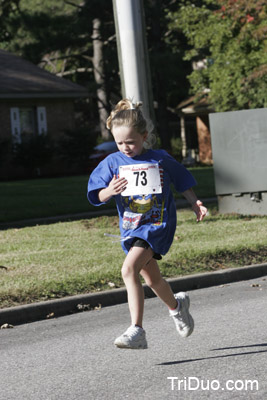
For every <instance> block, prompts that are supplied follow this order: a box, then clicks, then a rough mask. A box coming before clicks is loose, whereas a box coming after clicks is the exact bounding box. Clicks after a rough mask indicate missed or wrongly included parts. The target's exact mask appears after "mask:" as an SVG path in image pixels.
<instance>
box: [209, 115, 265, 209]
mask: <svg viewBox="0 0 267 400" xmlns="http://www.w3.org/2000/svg"><path fill="white" fill-rule="evenodd" d="M209 120H210V130H211V144H212V155H213V161H214V175H215V187H216V194H217V196H218V203H219V211H220V212H222V213H238V214H260V215H267V109H266V108H261V109H256V110H244V111H230V112H223V113H214V114H210V115H209Z"/></svg>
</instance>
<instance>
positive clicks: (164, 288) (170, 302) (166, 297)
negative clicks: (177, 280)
mask: <svg viewBox="0 0 267 400" xmlns="http://www.w3.org/2000/svg"><path fill="white" fill-rule="evenodd" d="M140 274H141V275H142V277H143V278H144V280H145V282H146V284H147V285H148V286H149V287H150V288H151V289H152V290H153V292H154V293H155V294H156V295H157V296H158V297H159V298H160V299H161V300H162V301H163V302H164V303H165V304H166V305H167V306H168V307H169V308H170V309H174V308H176V307H177V300H176V299H175V297H174V294H173V292H172V289H171V287H170V285H169V284H168V282H166V281H165V279H163V278H162V276H161V273H160V270H159V266H158V263H157V261H156V260H155V259H154V258H151V260H150V261H149V262H148V264H146V265H145V266H144V267H143V268H142V269H141V270H140Z"/></svg>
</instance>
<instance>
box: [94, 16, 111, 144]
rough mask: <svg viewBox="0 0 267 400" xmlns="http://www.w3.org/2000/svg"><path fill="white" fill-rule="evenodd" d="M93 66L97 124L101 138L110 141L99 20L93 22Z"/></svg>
mask: <svg viewBox="0 0 267 400" xmlns="http://www.w3.org/2000/svg"><path fill="white" fill-rule="evenodd" d="M92 39H93V49H94V56H93V66H94V77H95V81H96V84H97V106H98V113H99V123H100V130H101V136H102V138H103V139H104V140H109V139H111V135H110V133H109V131H108V130H107V128H106V120H107V118H108V104H107V93H106V88H105V73H104V56H103V41H102V37H101V20H100V19H99V18H95V19H94V20H93V34H92Z"/></svg>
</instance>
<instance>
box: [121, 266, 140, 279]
mask: <svg viewBox="0 0 267 400" xmlns="http://www.w3.org/2000/svg"><path fill="white" fill-rule="evenodd" d="M136 275H137V274H136V272H135V269H134V267H133V266H131V265H130V264H128V263H124V264H123V266H122V268H121V276H122V278H123V280H125V279H129V278H133V277H135V276H136Z"/></svg>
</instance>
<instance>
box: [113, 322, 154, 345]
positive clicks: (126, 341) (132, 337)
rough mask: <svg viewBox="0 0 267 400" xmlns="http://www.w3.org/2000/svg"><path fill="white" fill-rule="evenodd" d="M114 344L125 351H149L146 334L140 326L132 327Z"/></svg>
mask: <svg viewBox="0 0 267 400" xmlns="http://www.w3.org/2000/svg"><path fill="white" fill-rule="evenodd" d="M114 344H115V345H116V346H117V347H120V348H125V349H147V341H146V332H145V331H144V329H143V328H140V327H139V326H135V325H131V326H130V327H129V328H128V329H127V331H126V332H124V333H123V334H122V335H121V336H119V337H118V338H117V339H116V340H115V342H114Z"/></svg>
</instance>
